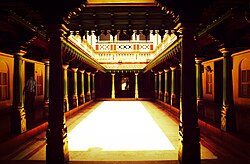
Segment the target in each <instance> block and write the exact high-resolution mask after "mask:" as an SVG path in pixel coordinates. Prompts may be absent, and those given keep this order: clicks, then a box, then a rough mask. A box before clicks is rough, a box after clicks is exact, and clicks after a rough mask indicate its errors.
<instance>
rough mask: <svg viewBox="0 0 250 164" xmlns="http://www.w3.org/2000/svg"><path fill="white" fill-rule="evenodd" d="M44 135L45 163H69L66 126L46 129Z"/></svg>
mask: <svg viewBox="0 0 250 164" xmlns="http://www.w3.org/2000/svg"><path fill="white" fill-rule="evenodd" d="M46 137H47V140H46V143H47V145H46V164H55V163H63V164H67V163H69V151H68V137H67V127H66V126H64V128H63V129H61V128H50V129H47V133H46Z"/></svg>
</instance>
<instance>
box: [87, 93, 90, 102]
mask: <svg viewBox="0 0 250 164" xmlns="http://www.w3.org/2000/svg"><path fill="white" fill-rule="evenodd" d="M86 100H87V101H90V100H91V94H90V92H87V94H86Z"/></svg>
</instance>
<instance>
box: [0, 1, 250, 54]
mask: <svg viewBox="0 0 250 164" xmlns="http://www.w3.org/2000/svg"><path fill="white" fill-rule="evenodd" d="M116 1H117V2H120V1H121V0H116ZM86 2H87V1H86V0H70V1H67V0H61V1H51V0H36V1H34V0H1V2H0V49H20V48H21V47H22V46H26V47H27V46H29V45H30V44H31V43H39V44H34V46H36V47H38V48H39V49H41V48H42V49H44V47H46V44H47V43H46V40H47V38H46V37H47V36H46V28H45V27H46V24H47V23H51V22H53V21H58V20H59V19H61V18H62V17H64V18H65V19H64V20H65V21H66V22H68V24H67V25H66V26H67V27H68V28H69V29H70V30H90V29H92V30H96V29H98V30H112V29H115V30H127V31H128V30H129V29H132V30H145V29H150V30H151V29H156V30H160V29H166V30H169V29H173V28H174V27H175V26H176V24H177V23H178V22H182V21H183V19H181V18H185V20H186V21H188V20H190V21H191V20H195V21H196V23H197V24H198V26H197V29H194V30H197V31H198V32H199V34H200V35H199V46H200V48H199V49H200V52H201V53H202V54H206V55H207V54H214V53H216V52H217V50H218V46H219V45H223V44H224V45H225V44H227V45H229V46H231V47H243V48H245V49H246V48H249V42H250V30H249V29H250V23H249V20H250V16H249V15H250V6H249V4H250V2H249V0H202V1H201V0H192V1H183V0H175V1H171V0H157V1H152V0H146V1H145V3H142V0H128V1H122V2H123V3H110V2H115V1H113V0H112V1H111V0H90V1H89V2H91V3H86ZM93 2H96V3H93ZM97 2H98V3H97ZM127 2H128V3H127ZM152 2H154V3H152ZM100 3H101V4H100ZM83 4H85V5H83ZM79 7H80V11H79ZM173 11H175V12H174V13H173ZM180 15H181V17H178V16H180ZM194 17H195V19H194ZM99 32H100V31H99ZM37 39H39V42H38V41H36V40H37ZM35 41H36V42H35ZM40 43H43V44H40Z"/></svg>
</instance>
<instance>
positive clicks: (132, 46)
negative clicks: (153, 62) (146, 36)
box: [96, 41, 153, 52]
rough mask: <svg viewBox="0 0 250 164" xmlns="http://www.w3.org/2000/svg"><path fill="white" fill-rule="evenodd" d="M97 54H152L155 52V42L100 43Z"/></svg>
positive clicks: (97, 45)
mask: <svg viewBox="0 0 250 164" xmlns="http://www.w3.org/2000/svg"><path fill="white" fill-rule="evenodd" d="M96 51H97V52H150V51H153V42H125V41H118V42H105V41H103V42H98V43H96Z"/></svg>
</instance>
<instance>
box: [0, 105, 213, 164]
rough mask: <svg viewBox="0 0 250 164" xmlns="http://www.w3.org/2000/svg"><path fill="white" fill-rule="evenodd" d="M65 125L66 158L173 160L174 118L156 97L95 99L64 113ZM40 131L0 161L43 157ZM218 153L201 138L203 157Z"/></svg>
mask: <svg viewBox="0 0 250 164" xmlns="http://www.w3.org/2000/svg"><path fill="white" fill-rule="evenodd" d="M67 127H68V147H69V156H70V163H81V162H85V163H102V162H103V163H123V162H124V163H127V162H129V161H130V162H131V163H162V162H164V163H177V158H178V157H177V154H178V123H177V122H176V121H175V120H174V119H173V118H171V117H170V116H169V115H168V114H167V112H166V111H165V110H164V109H163V108H162V107H160V105H159V104H157V103H153V102H150V101H96V102H93V103H91V104H90V105H88V106H86V107H85V108H84V109H81V110H79V112H78V113H77V114H76V115H74V116H72V117H70V118H68V119H67ZM45 135H46V133H45V132H43V133H41V134H40V135H39V136H36V137H35V138H34V139H32V140H30V141H29V142H27V143H24V144H23V145H22V146H20V147H18V148H16V149H15V150H13V152H12V153H11V154H9V155H7V156H5V157H3V158H2V159H1V160H2V162H3V163H4V162H7V161H8V162H7V163H45V159H46V136H45ZM217 158H218V157H217V156H216V155H215V154H213V153H212V152H211V151H209V150H208V149H207V148H206V147H205V146H203V145H202V144H201V159H202V161H206V162H209V161H211V162H212V161H214V160H216V159H217ZM132 161H133V162H132ZM2 162H1V163H2Z"/></svg>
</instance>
